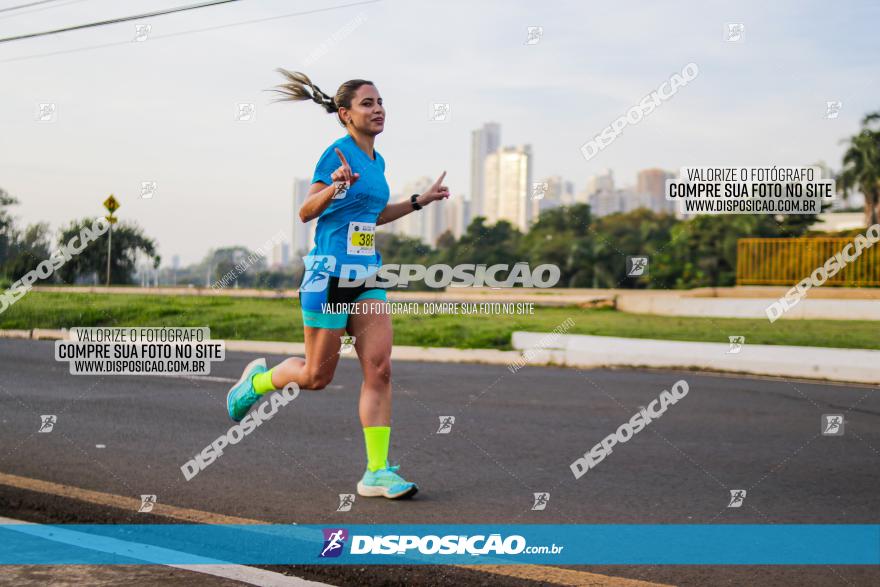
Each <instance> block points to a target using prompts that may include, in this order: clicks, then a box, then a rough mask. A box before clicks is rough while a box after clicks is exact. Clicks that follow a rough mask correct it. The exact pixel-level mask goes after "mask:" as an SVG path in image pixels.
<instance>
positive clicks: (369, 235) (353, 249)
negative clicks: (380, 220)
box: [348, 222, 376, 255]
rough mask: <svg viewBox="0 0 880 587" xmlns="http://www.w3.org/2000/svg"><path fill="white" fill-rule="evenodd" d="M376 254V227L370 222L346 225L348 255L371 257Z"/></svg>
mask: <svg viewBox="0 0 880 587" xmlns="http://www.w3.org/2000/svg"><path fill="white" fill-rule="evenodd" d="M375 252H376V225H375V224H374V223H372V222H349V223H348V254H349V255H373V254H374V253H375Z"/></svg>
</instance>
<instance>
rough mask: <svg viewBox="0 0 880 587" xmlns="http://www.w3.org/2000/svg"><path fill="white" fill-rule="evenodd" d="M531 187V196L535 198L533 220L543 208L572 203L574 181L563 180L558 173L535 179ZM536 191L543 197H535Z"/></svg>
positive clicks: (549, 208) (548, 208)
mask: <svg viewBox="0 0 880 587" xmlns="http://www.w3.org/2000/svg"><path fill="white" fill-rule="evenodd" d="M532 188H533V189H532V192H533V193H532V196H533V198H535V200H534V205H533V206H532V218H533V220H537V219H538V215H539V214H540V213H541V212H543V211H544V210H551V209H553V208H558V207H559V206H571V205H572V204H573V203H574V183H572V182H570V181H565V180H564V179H562V177H560V176H558V175H554V176H551V177H547V178H544V179H543V180H540V181H537V182H536V183H535V185H533V186H532ZM536 188H537V189H536ZM538 191H539V192H540V193H542V194H543V197H541V198H537V197H536V196H535V193H536V192H538Z"/></svg>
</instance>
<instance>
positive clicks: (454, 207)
mask: <svg viewBox="0 0 880 587" xmlns="http://www.w3.org/2000/svg"><path fill="white" fill-rule="evenodd" d="M440 205H441V206H442V207H443V210H444V212H445V215H446V226H445V227H444V229H443V231H442V232H441V234H443V232H445V231H446V230H447V229H448V230H451V231H452V235H453V236H454V237H455V238H457V239H458V238H461V236H462V235H463V234H464V233H465V232H467V219H468V218H469V217H470V215H469V214H468V210H469V208H470V201H469V200H467V199H465V198H464V197H463V196H460V195H458V194H455V195H453V196H452V197H451V198H449V199H448V200H446V201H444V202H442V203H441V204H440Z"/></svg>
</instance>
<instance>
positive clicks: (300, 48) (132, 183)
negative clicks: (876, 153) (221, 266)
mask: <svg viewBox="0 0 880 587" xmlns="http://www.w3.org/2000/svg"><path fill="white" fill-rule="evenodd" d="M784 4H787V5H788V9H786V8H784V7H782V6H780V5H777V4H775V5H773V6H768V5H766V4H764V3H760V2H743V3H741V4H739V5H737V8H736V12H735V14H732V13H731V12H730V11H729V9H728V8H726V7H724V6H716V5H693V4H688V3H670V4H665V5H662V6H659V5H658V6H652V5H649V6H643V7H640V8H639V9H638V10H637V11H635V10H633V9H632V8H629V7H627V6H610V7H606V12H605V18H603V19H602V20H601V21H598V20H596V19H593V18H591V17H590V16H591V8H590V7H589V6H588V5H584V4H581V3H563V4H561V5H560V10H557V11H546V9H545V7H543V6H541V5H535V6H521V5H507V4H505V5H503V10H499V7H501V6H502V5H500V4H494V3H485V4H483V3H479V4H473V3H468V4H465V3H460V4H457V3H450V4H449V5H444V8H443V10H439V11H437V13H436V14H435V15H434V17H433V18H432V19H429V20H427V21H426V20H425V19H424V14H423V10H422V8H421V7H419V6H417V5H411V4H408V3H393V4H392V3H391V2H376V3H373V4H365V5H361V6H351V7H348V8H338V7H337V8H335V9H334V8H333V7H332V5H329V4H323V3H315V4H313V5H310V6H308V7H305V8H308V9H311V8H314V9H325V10H324V11H322V12H315V13H313V14H298V15H293V16H290V17H286V18H282V17H280V16H279V15H285V14H292V13H293V10H291V7H290V5H289V3H285V2H280V1H279V0H266V1H265V2H261V3H254V4H248V3H239V4H235V5H229V6H223V7H215V8H212V9H210V10H207V9H206V10H204V11H198V14H194V13H190V14H187V13H181V14H176V15H173V16H168V17H157V18H155V19H151V20H150V24H151V25H152V29H151V33H150V35H149V36H148V38H147V39H146V40H144V41H142V42H135V41H134V37H135V27H134V24H133V23H123V24H119V25H113V26H107V27H100V28H95V29H89V30H87V31H73V32H70V33H64V34H60V35H54V36H51V37H45V38H39V39H29V40H25V41H21V42H15V43H9V44H6V45H5V46H4V47H3V49H2V51H0V83H3V86H4V90H5V92H4V105H5V106H6V107H5V108H4V109H3V110H2V111H0V124H2V126H3V129H4V132H3V139H2V140H0V161H2V176H0V187H2V188H3V189H5V190H7V191H8V192H9V193H10V194H11V195H12V196H14V197H16V198H18V199H19V200H20V201H21V205H19V206H16V207H14V208H12V210H11V211H12V213H13V214H14V215H15V216H16V217H17V218H18V219H19V221H20V222H21V223H22V224H28V223H31V224H32V223H36V222H48V223H49V224H50V226H51V227H52V229H55V230H57V229H59V228H60V227H61V226H62V225H66V224H67V223H68V222H69V221H70V220H72V219H74V218H82V217H84V216H97V215H99V214H102V213H103V210H102V208H101V205H100V203H101V202H102V201H103V200H104V199H105V198H106V197H107V196H108V195H109V194H110V193H113V194H115V195H116V197H117V199H119V201H120V202H121V204H122V207H121V208H120V210H119V212H118V216H119V218H120V220H121V221H123V222H125V221H130V220H132V221H135V222H137V223H138V224H139V225H140V226H141V227H142V228H143V229H144V232H145V233H146V234H147V235H149V236H151V237H153V238H155V240H156V242H157V244H158V249H159V254H160V255H161V256H162V258H163V265H167V264H168V262H169V260H170V259H171V257H172V256H173V255H179V257H180V263H181V265H184V266H185V265H188V264H191V263H193V262H197V261H199V260H200V259H201V258H202V257H203V256H204V255H205V254H206V252H207V251H208V250H211V249H216V248H219V247H222V246H229V245H236V244H237V245H241V246H246V247H248V248H251V249H254V248H256V247H258V246H259V245H260V244H261V243H262V242H263V241H264V240H265V236H266V234H275V233H276V232H277V231H278V230H283V231H284V232H285V234H288V235H290V234H291V230H292V229H291V222H292V220H293V219H292V218H290V215H291V198H292V196H291V189H292V181H293V178H295V177H299V178H310V177H311V172H312V170H313V169H314V165H315V163H316V162H317V159H318V156H319V155H320V153H321V152H322V151H323V149H324V148H326V146H327V145H328V144H330V143H331V142H332V141H333V140H334V139H336V138H338V137H339V136H341V135H342V132H343V130H342V129H341V127H340V126H339V125H338V124H337V123H336V122H335V120H334V119H333V117H332V116H329V115H326V114H324V113H322V112H321V110H320V109H319V108H318V107H317V106H316V105H314V104H310V103H301V104H289V103H278V104H273V103H271V102H270V99H271V98H272V97H273V96H271V95H270V94H269V93H268V92H264V91H263V90H267V89H270V88H272V87H273V86H275V85H276V84H278V83H280V82H281V81H282V79H281V77H280V76H279V75H278V74H277V73H276V72H275V71H274V70H275V68H276V67H285V68H288V69H293V70H296V69H301V70H304V71H306V72H307V73H308V74H309V75H310V76H311V77H312V79H314V80H315V82H316V83H318V84H319V85H320V86H321V87H322V88H323V89H325V90H327V91H329V92H333V91H334V90H335V87H336V86H338V84H340V83H341V82H342V81H344V80H346V79H350V78H352V77H363V78H366V79H372V80H374V81H375V82H376V84H377V88H378V89H379V90H380V92H381V94H382V95H383V98H384V99H385V102H386V107H387V110H388V116H387V124H386V130H385V132H384V133H383V134H382V135H381V136H380V138H379V140H378V142H377V150H378V151H380V152H381V153H382V155H383V156H384V157H385V160H386V162H387V164H388V167H387V174H388V179H389V183H390V184H391V186H392V193H395V192H398V193H399V188H400V186H403V185H404V184H406V183H407V182H409V181H413V180H414V179H416V178H418V177H421V176H423V175H424V176H428V177H434V178H436V177H437V176H438V175H439V174H440V173H441V172H442V171H443V170H447V172H448V174H447V184H448V185H449V186H450V189H451V192H452V195H453V197H456V196H468V197H469V196H470V194H471V193H472V190H471V177H470V166H469V160H470V157H471V152H470V148H469V147H470V145H469V140H470V139H471V135H470V133H471V132H472V131H473V130H474V129H477V128H480V127H481V125H483V124H484V123H485V122H486V121H495V122H497V123H499V124H500V125H502V126H503V129H504V133H503V144H504V145H525V144H529V145H531V147H532V150H533V153H534V154H535V155H534V161H533V173H532V175H533V178H537V179H535V181H539V180H541V179H542V178H547V177H553V176H559V177H561V178H564V179H565V180H566V181H574V182H575V183H576V185H577V188H578V189H577V190H576V192H577V191H578V190H580V188H581V187H582V185H583V182H584V181H585V180H586V179H587V178H589V177H590V176H593V175H596V174H597V173H599V172H600V171H601V170H602V169H606V168H611V169H614V170H615V174H616V175H617V176H618V177H621V178H628V179H627V182H629V181H630V179H629V178H635V175H636V172H637V171H638V170H641V169H648V168H652V167H656V168H660V169H664V170H668V171H677V169H678V168H679V167H681V166H683V165H716V164H717V165H731V164H736V165H756V166H757V165H779V166H786V165H802V164H805V162H807V163H813V162H816V161H825V162H826V163H827V164H829V165H830V166H831V167H832V168H834V169H839V167H840V159H841V155H842V153H843V150H844V148H845V147H844V146H843V145H842V144H841V143H840V141H841V140H842V139H845V138H846V137H849V136H852V135H854V134H855V133H856V132H858V129H859V121H860V119H861V118H862V117H863V116H864V115H865V114H866V113H868V112H872V111H875V110H877V104H876V98H875V96H876V95H877V89H878V84H880V78H878V76H876V63H875V60H874V59H873V55H875V54H876V51H875V50H874V49H876V46H877V44H878V41H877V40H876V35H873V34H871V30H870V23H873V22H876V20H877V16H878V15H880V7H878V6H876V5H871V4H867V3H863V4H859V5H851V4H847V5H843V6H840V7H835V9H834V10H833V11H829V10H828V7H827V5H825V4H822V3H819V2H798V3H796V4H795V3H784ZM144 6H146V4H145V3H141V2H131V3H124V4H121V3H110V2H106V1H101V0H96V1H95V2H89V3H71V4H68V5H63V6H58V7H56V8H55V9H53V10H45V11H40V12H34V13H33V15H31V16H28V17H27V18H22V17H18V16H11V15H10V16H9V17H8V18H4V19H0V34H3V35H6V36H11V35H14V34H21V33H27V32H32V31H33V30H42V29H51V28H58V27H62V26H65V25H71V24H75V23H79V22H88V21H93V20H100V19H101V18H111V17H115V16H122V15H125V14H129V13H136V12H138V11H140V10H141V9H142V8H144ZM781 10H784V11H785V13H786V15H787V16H786V18H784V19H780V18H775V16H776V15H778V13H779V11H781ZM303 11H304V10H301V12H303ZM463 11H467V12H468V14H469V15H470V16H471V17H472V18H468V19H462V18H461V13H462V12H463ZM250 21H252V23H251V24H245V23H248V22H250ZM490 21H491V22H493V27H491V28H490V29H489V30H487V29H486V27H484V26H483V25H482V23H485V22H490ZM608 21H614V22H625V23H626V26H624V27H618V28H617V29H615V30H610V29H609V28H608V27H607V25H606V24H605V23H607V22H608ZM731 22H735V23H743V25H744V30H745V33H744V35H743V39H742V41H741V42H729V41H728V40H726V39H725V37H724V33H725V28H726V23H731ZM236 23H237V24H236ZM414 23H418V26H419V27H421V30H422V34H420V37H424V38H423V39H422V41H421V42H420V47H419V51H413V52H400V51H399V50H397V45H396V42H395V41H394V40H393V39H394V38H395V36H396V35H397V34H398V33H399V31H400V30H406V29H407V27H410V26H412V25H413V24H414ZM206 24H207V26H206ZM536 25H539V26H541V27H542V32H543V34H542V35H541V37H540V39H537V42H535V43H531V44H527V43H526V40H527V30H528V27H529V26H536ZM838 25H839V26H844V25H845V27H846V29H847V34H845V35H838V34H828V32H829V30H831V31H833V30H836V29H835V28H834V27H836V26H838ZM449 30H454V31H456V42H455V44H452V45H451V44H450V43H449V41H448V39H447V33H448V31H449ZM337 31H344V32H345V34H336V33H337ZM318 49H320V51H318ZM600 51H601V52H603V54H607V55H614V56H615V57H614V59H610V60H609V59H602V60H596V59H592V58H591V55H594V54H596V53H597V52H600ZM205 55H210V56H211V59H207V60H206V59H205ZM465 56H466V58H465ZM690 62H694V63H698V64H699V75H698V76H697V77H696V79H694V80H693V81H691V82H690V83H689V84H688V85H687V86H686V87H684V88H681V89H680V91H679V92H678V93H676V95H675V96H674V97H672V98H671V99H669V100H667V101H665V102H664V103H663V104H662V105H660V106H659V107H657V109H656V110H655V111H654V112H652V113H651V114H650V115H649V116H647V117H645V118H644V119H643V120H641V121H640V122H639V123H638V124H636V125H630V126H628V127H627V128H626V130H625V131H624V132H623V133H622V134H621V135H620V136H618V137H617V138H616V139H615V140H614V142H613V143H612V144H610V145H609V146H608V147H607V148H605V149H603V150H602V151H601V152H600V153H598V154H597V155H596V156H595V157H593V158H592V159H590V160H586V159H585V158H584V156H583V154H582V153H581V151H580V147H581V146H582V145H583V144H585V142H586V141H589V140H591V139H592V138H593V137H594V136H595V135H596V134H598V133H600V132H601V131H602V129H603V128H605V127H607V126H608V125H609V124H610V123H611V122H613V121H614V120H616V119H617V118H618V117H620V116H621V114H623V113H625V112H626V111H627V109H629V108H630V107H632V106H633V105H634V104H638V103H639V101H640V100H641V98H642V97H643V96H645V95H647V94H648V93H649V92H651V91H652V90H654V89H655V88H656V87H657V86H658V84H660V83H662V82H663V81H664V80H666V79H668V78H669V76H670V75H671V74H672V73H673V72H676V71H681V68H682V67H683V66H684V65H685V64H687V63H690ZM414 72H425V75H424V76H423V77H421V78H420V80H421V81H420V82H418V83H414V82H413V78H414ZM829 101H834V102H835V103H838V102H839V103H840V104H841V107H840V108H839V112H836V113H835V115H834V117H833V118H829V117H827V116H826V106H827V103H828V102H829ZM43 103H49V104H54V105H55V106H56V107H57V110H56V116H55V118H54V119H53V120H52V121H50V122H38V121H37V120H36V118H35V112H36V111H37V110H38V107H39V105H40V104H43ZM438 103H439V104H441V105H447V106H448V108H444V109H443V112H444V113H445V114H444V116H443V118H442V120H437V119H436V117H435V119H432V113H433V112H435V111H436V109H435V108H434V105H435V104H438ZM240 104H253V105H254V108H255V110H254V112H255V115H254V116H252V117H250V118H249V119H247V120H237V119H236V116H238V115H239V113H240V112H241V107H240V106H239V105H240ZM144 182H155V185H156V186H157V189H156V190H155V192H154V193H153V195H152V197H151V198H141V190H142V185H143V183H144ZM475 213H476V211H475V212H474V214H475ZM474 214H471V216H473V215H474Z"/></svg>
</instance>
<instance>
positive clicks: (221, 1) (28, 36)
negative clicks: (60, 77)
mask: <svg viewBox="0 0 880 587" xmlns="http://www.w3.org/2000/svg"><path fill="white" fill-rule="evenodd" d="M240 1H241V0H213V1H211V2H202V3H201V4H193V5H191V6H179V7H177V8H168V9H166V10H156V11H155V12H147V13H144V14H137V15H134V16H123V17H121V18H113V19H110V20H102V21H99V22H90V23H86V24H78V25H76V26H71V27H65V28H63V29H56V30H54V31H45V32H42V33H29V34H26V35H18V36H15V37H7V38H5V39H0V43H8V42H10V41H20V40H22V39H33V38H35V37H45V36H47V35H57V34H58V33H66V32H68V31H76V30H80V29H88V28H92V27H97V26H106V25H108V24H117V23H120V22H127V21H130V20H140V19H142V18H150V17H152V16H163V15H165V14H172V13H174V12H183V11H186V10H196V9H198V8H207V7H209V6H216V5H218V4H229V3H230V2H240Z"/></svg>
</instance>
